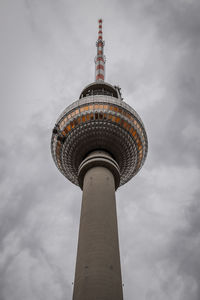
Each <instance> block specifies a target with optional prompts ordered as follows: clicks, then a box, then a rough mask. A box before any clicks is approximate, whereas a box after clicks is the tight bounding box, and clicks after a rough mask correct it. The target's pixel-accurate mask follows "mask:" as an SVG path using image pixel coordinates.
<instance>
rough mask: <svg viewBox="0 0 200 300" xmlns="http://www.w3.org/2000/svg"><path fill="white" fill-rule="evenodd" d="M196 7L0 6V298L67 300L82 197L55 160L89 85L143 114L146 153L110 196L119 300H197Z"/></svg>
mask: <svg viewBox="0 0 200 300" xmlns="http://www.w3.org/2000/svg"><path fill="white" fill-rule="evenodd" d="M199 16H200V1H198V0H196V1H195V0H166V1H160V0H132V1H131V0H123V1H122V0H121V1H120V0H116V1H115V0H109V1H106V0H101V1H97V0H84V1H81V0H77V1H68V0H18V1H12V0H1V1H0V42H1V47H0V66H1V68H0V103H1V109H0V128H1V137H0V141H1V142H0V192H1V195H0V300H44V299H48V300H71V299H72V291H73V285H72V282H73V281H74V270H75V259H76V247H77V239H78V227H79V216H80V205H81V191H80V189H79V188H78V187H76V186H74V185H72V184H71V183H70V182H68V181H67V180H66V178H65V177H64V176H63V175H62V174H61V173H59V171H58V170H57V169H56V167H55V165H54V163H53V160H52V158H51V153H50V138H51V132H52V128H53V126H54V124H55V121H56V119H57V117H58V116H59V114H60V113H61V112H62V110H64V108H65V107H66V106H68V105H69V104H70V103H72V102H73V101H75V100H77V99H78V97H79V94H80V92H81V90H82V89H83V88H84V86H85V85H87V84H89V83H91V82H92V81H93V80H94V69H95V68H94V56H95V55H96V46H95V42H96V39H97V26H98V24H97V20H98V18H100V17H102V18H103V21H104V23H103V31H104V39H105V54H106V57H107V62H106V81H107V82H109V83H111V84H114V85H115V84H118V85H120V87H121V88H122V94H123V97H124V100H125V101H126V102H127V103H128V104H130V105H131V106H132V107H133V108H134V109H136V111H137V112H138V113H139V115H140V116H141V118H142V120H143V122H144V124H145V128H146V131H147V135H148V140H149V152H148V156H147V160H146V163H145V165H144V166H143V168H142V170H141V171H140V172H139V174H137V176H136V177H135V178H133V179H132V180H131V181H130V182H129V183H127V184H126V185H125V186H123V187H121V188H120V189H119V190H118V191H117V193H116V197H117V210H118V225H119V238H120V252H121V265H122V277H123V283H124V299H125V300H133V299H137V300H169V299H170V300H199V299H200V202H199V201H200V200H199V195H200V188H199V182H200V159H199V150H200V149H199V148H200V147H199V146H200V134H199V128H200V121H199V120H200V118H199V114H200V107H199V101H200V99H199V98H200V82H199V78H200V17H199Z"/></svg>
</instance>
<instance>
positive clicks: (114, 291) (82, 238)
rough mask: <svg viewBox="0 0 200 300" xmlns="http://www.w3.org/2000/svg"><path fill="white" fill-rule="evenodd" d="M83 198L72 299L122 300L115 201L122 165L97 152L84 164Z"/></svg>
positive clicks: (105, 154)
mask: <svg viewBox="0 0 200 300" xmlns="http://www.w3.org/2000/svg"><path fill="white" fill-rule="evenodd" d="M80 171H81V173H82V175H81V176H82V177H83V197H82V208H81V218H80V230H79V241H78V251H77V261H76V272H75V281H74V294H73V300H94V299H95V300H122V299H123V296H122V279H121V268H120V255H119V241H118V230H117V214H116V202H115V186H116V180H118V178H119V176H120V175H119V168H118V166H117V164H116V163H115V162H114V160H113V159H112V157H111V156H110V155H109V154H107V153H106V152H102V151H95V152H93V153H91V154H90V155H88V156H87V158H86V159H85V160H84V162H83V164H82V165H81V170H80Z"/></svg>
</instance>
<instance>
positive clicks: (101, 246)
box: [51, 19, 148, 300]
mask: <svg viewBox="0 0 200 300" xmlns="http://www.w3.org/2000/svg"><path fill="white" fill-rule="evenodd" d="M96 46H97V55H96V57H95V82H93V83H91V84H89V85H88V86H86V87H85V88H84V89H83V91H82V92H81V94H80V97H79V99H78V100H77V101H75V102H73V103H72V104H71V105H70V106H68V107H67V108H66V109H65V110H64V111H63V113H62V114H61V115H60V117H59V118H58V120H57V122H56V125H55V127H54V129H53V134H52V140H51V151H52V156H53V159H54V162H55V164H56V166H57V167H58V169H59V170H60V171H61V173H62V174H63V175H64V176H65V177H67V179H69V180H70V181H71V182H72V183H74V184H76V185H78V186H80V188H81V189H82V190H83V196H82V207H81V217H80V229H79V240H78V250H77V261H76V271H75V280H74V291H73V300H122V299H123V293H122V279H121V267H120V255H119V241H118V229H117V214H116V201H115V190H117V188H118V187H119V186H121V185H123V184H125V183H126V182H128V181H129V180H130V179H131V178H132V177H133V176H135V175H136V174H137V172H138V171H139V170H140V169H141V167H142V165H143V164H144V161H145V158H146V155H147V148H148V142H147V135H146V132H145V129H144V125H143V123H142V120H141V118H140V117H139V115H138V114H137V113H136V111H135V110H134V109H133V108H132V107H130V106H129V105H128V104H126V103H125V102H124V101H123V99H122V96H121V92H120V88H119V87H117V86H113V85H111V84H109V83H106V82H105V81H104V78H105V56H104V51H103V50H104V41H103V33H102V19H100V20H99V32H98V40H97V42H96Z"/></svg>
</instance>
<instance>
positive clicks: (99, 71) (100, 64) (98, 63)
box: [95, 19, 106, 81]
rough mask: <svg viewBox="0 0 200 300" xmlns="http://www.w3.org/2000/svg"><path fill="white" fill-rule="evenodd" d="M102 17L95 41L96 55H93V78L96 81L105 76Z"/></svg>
mask: <svg viewBox="0 0 200 300" xmlns="http://www.w3.org/2000/svg"><path fill="white" fill-rule="evenodd" d="M102 22H103V21H102V19H99V32H98V40H97V42H96V46H97V55H96V57H95V80H96V81H99V80H100V81H101V80H102V81H104V78H105V62H106V57H105V55H104V54H103V48H104V45H105V42H104V41H103V32H102Z"/></svg>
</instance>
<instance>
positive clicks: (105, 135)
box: [51, 80, 148, 188]
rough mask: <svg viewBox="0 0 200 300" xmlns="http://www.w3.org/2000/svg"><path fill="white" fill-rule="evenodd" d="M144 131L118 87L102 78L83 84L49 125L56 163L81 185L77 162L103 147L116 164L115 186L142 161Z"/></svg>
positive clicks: (139, 119) (137, 167) (133, 172)
mask: <svg viewBox="0 0 200 300" xmlns="http://www.w3.org/2000/svg"><path fill="white" fill-rule="evenodd" d="M147 148H148V142H147V135H146V132H145V128H144V125H143V123H142V121H141V118H140V117H139V115H138V114H137V113H136V111H135V110H134V109H133V108H132V107H130V106H129V105H128V104H127V103H125V102H124V101H123V100H122V98H121V93H120V88H119V87H116V86H112V85H110V84H108V83H106V82H104V81H103V80H97V81H95V82H94V83H92V84H90V85H88V86H86V87H85V88H84V90H83V91H82V92H81V95H80V98H79V100H77V101H75V102H73V103H72V104H71V105H69V106H68V107H67V108H66V109H65V110H64V111H63V113H62V114H61V115H60V117H59V118H58V120H57V122H56V125H55V127H54V129H53V134H52V141H51V151H52V156H53V159H54V161H55V164H56V166H57V167H58V169H59V170H60V171H61V173H62V174H63V175H64V176H65V177H67V178H68V179H69V180H70V181H71V182H73V183H74V184H76V185H79V186H80V187H81V188H82V182H81V178H80V165H81V163H82V161H83V160H84V159H85V158H86V157H87V155H88V154H89V153H90V152H93V151H95V150H103V151H106V152H107V153H109V154H110V156H111V157H113V159H114V161H115V162H116V163H117V164H118V168H119V174H120V178H119V180H118V182H117V183H116V188H117V187H118V186H120V185H123V184H125V183H126V182H128V181H129V180H130V179H131V178H132V177H133V176H134V175H136V174H137V172H138V171H139V170H140V169H141V167H142V165H143V164H144V161H145V158H146V155H147Z"/></svg>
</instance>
